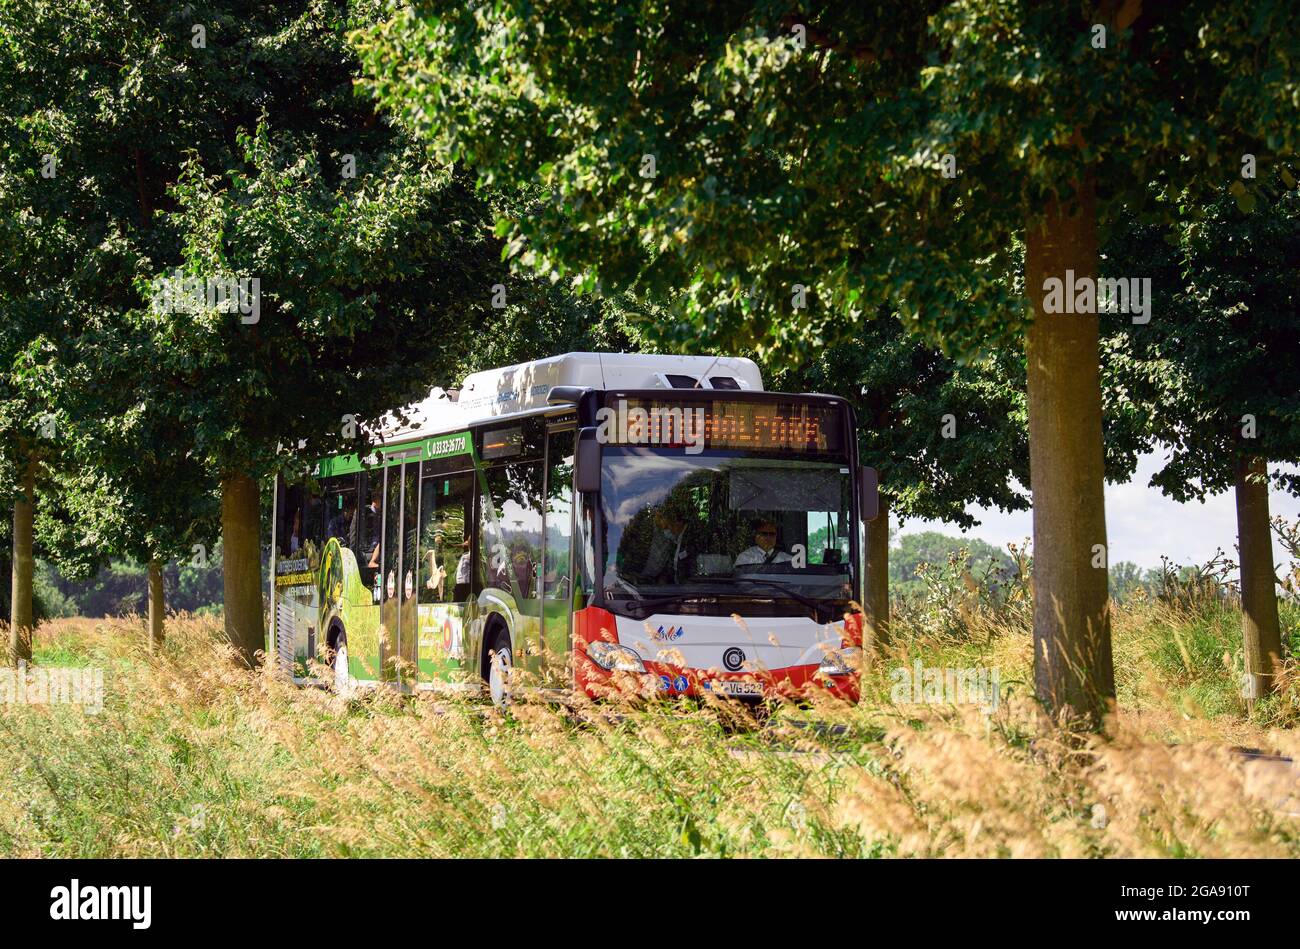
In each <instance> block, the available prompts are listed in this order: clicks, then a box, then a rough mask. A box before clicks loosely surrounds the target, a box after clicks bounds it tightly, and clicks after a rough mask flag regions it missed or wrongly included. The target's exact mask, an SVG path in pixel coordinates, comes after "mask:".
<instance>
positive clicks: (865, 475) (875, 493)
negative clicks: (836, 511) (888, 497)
mask: <svg viewBox="0 0 1300 949" xmlns="http://www.w3.org/2000/svg"><path fill="white" fill-rule="evenodd" d="M858 490H859V491H860V492H861V493H860V494H859V495H858V510H859V511H861V512H862V519H863V520H864V521H874V520H875V519H876V518H877V517H878V516H879V515H880V475H879V474H878V473H877V472H876V469H875V468H859V469H858Z"/></svg>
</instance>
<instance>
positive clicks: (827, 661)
mask: <svg viewBox="0 0 1300 949" xmlns="http://www.w3.org/2000/svg"><path fill="white" fill-rule="evenodd" d="M861 668H862V650H861V649H859V648H858V647H857V646H845V647H844V648H842V649H836V650H834V651H832V652H828V653H826V655H825V656H824V657H822V664H821V665H820V666H818V667H817V671H818V673H820V674H821V675H828V676H847V675H853V673H855V672H857V671H858V670H859V669H861Z"/></svg>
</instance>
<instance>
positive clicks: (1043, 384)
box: [1025, 181, 1115, 729]
mask: <svg viewBox="0 0 1300 949" xmlns="http://www.w3.org/2000/svg"><path fill="white" fill-rule="evenodd" d="M1045 210H1046V215H1045V218H1044V220H1043V222H1042V223H1041V225H1039V226H1038V227H1031V228H1029V229H1028V231H1027V233H1026V242H1025V291H1026V293H1028V294H1029V297H1030V299H1031V301H1032V302H1033V307H1034V314H1033V317H1034V318H1033V323H1032V325H1031V326H1030V329H1029V331H1028V334H1027V339H1026V356H1027V361H1028V374H1029V386H1028V395H1029V467H1030V482H1031V484H1030V488H1031V491H1032V494H1033V509H1034V567H1033V590H1034V684H1035V688H1036V691H1037V694H1038V698H1039V700H1040V701H1041V702H1043V704H1044V706H1045V708H1046V709H1047V711H1048V712H1049V713H1050V714H1051V715H1052V716H1053V718H1054V719H1056V720H1057V721H1059V722H1068V723H1069V724H1071V725H1072V726H1073V727H1086V728H1092V729H1099V728H1101V727H1102V725H1103V718H1104V716H1105V714H1106V712H1107V711H1108V710H1109V709H1110V708H1111V707H1112V706H1113V703H1114V699H1115V670H1114V664H1113V662H1112V658H1111V642H1110V604H1109V599H1108V595H1107V563H1108V560H1109V555H1108V552H1107V549H1106V510H1105V498H1104V495H1103V491H1102V489H1103V477H1104V469H1103V460H1102V436H1101V385H1100V378H1099V376H1100V371H1099V362H1098V360H1099V354H1098V345H1097V334H1098V316H1097V313H1096V307H1095V306H1094V307H1093V312H1091V313H1072V312H1058V313H1046V312H1044V309H1045V307H1044V303H1045V293H1046V288H1045V285H1044V281H1045V280H1046V279H1048V278H1049V277H1055V278H1057V279H1059V280H1061V281H1062V282H1063V283H1064V284H1065V292H1064V296H1065V297H1068V298H1070V299H1073V296H1074V294H1073V289H1072V288H1071V286H1070V284H1069V282H1068V280H1067V274H1066V271H1067V270H1072V271H1073V272H1074V274H1073V277H1074V280H1075V281H1076V282H1077V281H1078V280H1079V279H1080V278H1090V279H1092V280H1094V281H1095V279H1096V277H1097V216H1096V200H1095V196H1094V192H1093V184H1092V182H1091V181H1087V182H1085V183H1084V184H1082V185H1081V186H1080V187H1079V189H1078V194H1077V200H1076V203H1075V204H1074V205H1072V206H1069V207H1067V206H1065V205H1063V204H1062V203H1060V202H1058V201H1051V202H1049V204H1048V205H1047V207H1046V209H1045ZM1094 287H1095V283H1094ZM1094 302H1095V295H1094ZM1070 308H1071V309H1073V307H1070Z"/></svg>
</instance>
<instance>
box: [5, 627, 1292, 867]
mask: <svg viewBox="0 0 1300 949" xmlns="http://www.w3.org/2000/svg"><path fill="white" fill-rule="evenodd" d="M1008 615H1009V614H1002V615H1001V618H999V615H998V614H995V613H992V612H986V611H981V610H980V609H973V610H971V611H968V613H967V614H966V615H965V618H964V620H963V622H962V624H958V626H955V627H954V626H953V625H952V624H943V625H942V627H941V628H936V627H934V626H933V624H931V625H927V624H926V622H925V621H924V619H923V618H918V617H909V616H907V615H906V614H905V615H903V616H900V617H899V620H898V623H897V624H896V627H897V628H896V633H897V636H896V642H895V645H894V646H893V648H892V652H891V654H890V655H889V656H888V657H885V658H884V659H882V660H878V661H877V662H875V663H874V664H873V665H872V666H871V667H870V668H868V669H867V670H865V673H864V694H865V699H864V701H863V703H862V704H860V705H859V706H857V707H845V706H842V705H835V704H830V703H826V702H819V703H816V704H815V705H814V706H813V707H810V708H805V709H782V710H778V711H777V712H776V713H775V714H774V716H773V718H772V720H771V721H770V722H769V723H768V725H767V727H765V728H761V729H742V728H737V727H735V726H734V722H729V721H728V720H727V719H726V715H725V714H724V712H723V711H720V710H719V709H715V708H710V707H687V706H683V705H681V704H664V705H657V704H651V705H646V706H642V707H638V708H621V707H612V706H601V707H596V708H586V709H581V708H580V709H577V710H574V709H563V708H555V707H550V706H546V705H528V704H525V705H520V706H518V707H516V708H515V710H514V711H513V713H512V714H511V715H508V716H507V715H502V714H501V713H499V712H497V711H495V710H493V709H491V708H490V707H487V706H485V705H484V704H482V703H476V702H472V701H452V700H447V699H436V700H435V699H430V698H420V699H406V698H401V697H398V696H395V695H391V694H371V695H362V696H359V697H357V698H354V699H353V700H351V701H344V700H342V699H339V698H338V697H336V696H334V695H332V694H331V693H329V692H327V691H324V690H320V689H302V688H295V687H293V686H292V685H290V684H286V683H285V682H283V681H281V680H279V679H277V678H275V677H274V676H273V675H271V674H268V673H249V672H245V671H240V670H239V669H238V668H237V667H236V665H235V664H234V662H233V660H232V658H231V656H230V654H229V651H228V650H227V648H226V647H225V646H224V645H223V644H222V641H221V631H220V625H219V621H216V620H213V619H207V618H192V617H179V618H176V619H174V620H172V621H171V622H169V624H168V637H169V638H168V642H167V645H166V647H165V649H164V650H163V651H162V653H161V654H160V655H157V656H150V655H149V654H148V653H147V651H146V650H145V646H144V643H145V635H144V630H143V625H142V624H141V623H140V622H139V621H136V620H132V619H124V620H117V621H87V620H69V621H61V622H57V623H51V624H48V625H46V626H43V627H41V629H40V630H38V633H37V643H36V655H37V661H38V662H39V663H41V664H43V665H45V666H52V665H69V664H82V665H91V666H95V667H99V668H103V669H104V670H105V683H106V687H107V688H106V697H105V704H104V707H103V709H102V711H101V712H100V713H99V714H95V715H92V714H87V713H86V712H85V711H83V710H81V709H79V708H76V707H70V706H35V705H25V706H18V705H8V706H0V853H3V854H5V855H12V856H76V857H102V856H155V855H156V856H172V855H177V856H263V857H266V856H353V855H367V856H370V855H384V856H396V855H416V856H626V857H688V856H696V855H709V856H839V857H863V856H1071V857H1073V856H1165V855H1179V856H1184V855H1186V856H1256V855H1266V856H1297V855H1300V818H1298V817H1289V816H1286V815H1285V814H1284V813H1282V812H1280V811H1279V809H1278V807H1277V804H1278V803H1279V792H1278V789H1277V788H1275V787H1265V786H1262V785H1261V784H1260V781H1259V778H1258V775H1257V774H1256V773H1255V772H1253V771H1252V770H1251V766H1250V765H1249V764H1248V763H1247V762H1245V761H1243V759H1241V758H1240V757H1239V756H1237V755H1234V754H1232V753H1231V752H1230V750H1229V749H1230V748H1231V747H1232V746H1234V745H1247V746H1251V747H1257V748H1263V749H1266V750H1269V751H1278V752H1283V753H1287V754H1295V753H1296V752H1300V747H1298V745H1300V742H1297V738H1296V734H1295V732H1294V731H1293V730H1292V729H1291V728H1290V727H1289V726H1290V725H1291V723H1292V722H1293V721H1294V716H1295V705H1296V688H1295V685H1294V680H1292V681H1291V682H1288V684H1287V691H1286V692H1285V693H1284V695H1283V696H1282V697H1281V698H1279V699H1278V700H1276V701H1273V702H1272V703H1271V704H1268V706H1267V707H1264V708H1259V709H1257V710H1256V717H1255V718H1254V719H1247V718H1245V717H1244V715H1243V711H1242V709H1241V708H1240V707H1239V706H1238V705H1237V704H1235V702H1236V699H1235V691H1234V688H1235V687H1234V685H1233V681H1234V680H1233V674H1234V671H1233V669H1232V668H1231V665H1232V662H1233V658H1232V642H1233V638H1234V637H1235V636H1236V635H1237V634H1236V629H1235V628H1234V626H1233V622H1232V616H1231V615H1229V614H1228V613H1226V612H1225V613H1224V615H1222V616H1216V615H1214V614H1210V613H1188V612H1186V611H1182V612H1180V611H1177V610H1174V609H1172V608H1170V607H1167V606H1164V605H1161V604H1158V603H1149V602H1140V603H1137V604H1134V605H1131V606H1130V607H1126V608H1124V609H1122V610H1120V611H1119V612H1118V613H1117V615H1116V621H1115V655H1116V667H1117V675H1118V679H1119V691H1120V708H1121V711H1120V712H1119V714H1118V716H1117V719H1116V721H1115V722H1114V725H1113V735H1112V738H1111V739H1110V740H1109V741H1105V742H1102V741H1095V740H1094V741H1087V740H1085V741H1071V740H1067V739H1066V738H1063V737H1062V736H1060V735H1059V734H1057V733H1055V732H1054V731H1052V730H1051V729H1050V728H1047V727H1045V726H1044V724H1043V722H1042V721H1041V718H1040V716H1039V713H1038V712H1037V709H1036V706H1035V705H1034V703H1033V702H1032V700H1031V698H1030V696H1031V693H1032V688H1031V685H1032V676H1031V666H1032V644H1031V639H1030V636H1029V633H1028V630H1027V627H1026V626H1025V625H1024V621H1023V617H1021V618H1020V619H1017V618H1016V617H1015V616H1014V615H1011V617H1010V618H1009V619H1008ZM1288 615H1289V619H1288V622H1291V623H1292V624H1293V626H1294V622H1295V617H1294V615H1291V614H1288ZM1221 647H1222V648H1221ZM1224 652H1226V653H1227V654H1228V658H1227V663H1226V665H1225V660H1224V658H1223V653H1224ZM1238 652H1239V647H1238ZM917 658H920V659H922V661H923V663H924V664H925V665H926V666H929V667H933V666H948V667H966V666H988V667H996V668H998V669H999V673H1000V682H1001V687H1002V695H1001V699H1002V701H1001V702H1000V704H999V707H998V708H997V709H996V710H995V711H994V712H992V713H991V714H988V715H985V714H983V713H982V712H981V711H980V710H979V709H977V708H975V707H972V706H956V705H946V704H920V705H898V704H895V703H893V702H891V701H890V691H891V682H892V680H891V670H893V669H896V668H897V667H898V666H899V665H906V664H911V663H912V662H913V661H914V660H915V659H917ZM1265 704H1267V703H1265Z"/></svg>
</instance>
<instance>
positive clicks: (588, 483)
mask: <svg viewBox="0 0 1300 949" xmlns="http://www.w3.org/2000/svg"><path fill="white" fill-rule="evenodd" d="M573 467H574V469H575V470H574V473H573V487H574V490H576V491H578V492H579V493H582V492H585V491H599V490H600V442H598V441H596V428H595V426H589V427H587V428H580V429H578V448H577V451H576V452H575V453H574V457H573Z"/></svg>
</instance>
